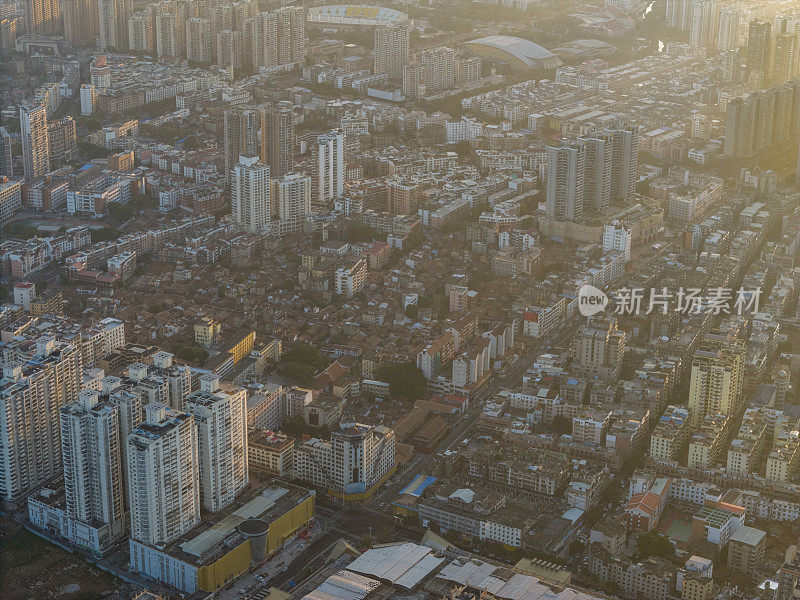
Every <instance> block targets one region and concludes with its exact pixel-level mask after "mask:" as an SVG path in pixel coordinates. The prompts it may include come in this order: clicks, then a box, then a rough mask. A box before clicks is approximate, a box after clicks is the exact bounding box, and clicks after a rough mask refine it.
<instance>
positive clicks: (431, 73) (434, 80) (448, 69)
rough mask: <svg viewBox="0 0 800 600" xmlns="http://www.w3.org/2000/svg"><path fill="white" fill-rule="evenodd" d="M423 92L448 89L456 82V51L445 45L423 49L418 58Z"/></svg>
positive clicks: (428, 92) (429, 92)
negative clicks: (423, 86) (423, 87)
mask: <svg viewBox="0 0 800 600" xmlns="http://www.w3.org/2000/svg"><path fill="white" fill-rule="evenodd" d="M419 62H420V66H421V67H422V82H423V84H424V85H425V93H426V94H431V93H436V92H440V91H442V90H449V89H451V88H452V87H454V86H455V83H456V72H457V69H456V64H457V63H458V58H457V57H456V51H455V50H453V49H452V48H448V47H446V46H440V47H439V48H432V49H431V50H424V51H423V52H422V53H421V54H420V58H419Z"/></svg>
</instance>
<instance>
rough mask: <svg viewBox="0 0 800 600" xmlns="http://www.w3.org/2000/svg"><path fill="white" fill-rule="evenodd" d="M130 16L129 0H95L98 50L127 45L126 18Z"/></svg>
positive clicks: (119, 48)
mask: <svg viewBox="0 0 800 600" xmlns="http://www.w3.org/2000/svg"><path fill="white" fill-rule="evenodd" d="M130 16H131V5H130V0H97V23H98V31H99V42H98V47H99V48H100V50H105V49H106V48H114V49H115V50H125V49H126V48H128V47H129V39H128V19H130Z"/></svg>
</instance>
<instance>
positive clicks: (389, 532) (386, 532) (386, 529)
mask: <svg viewBox="0 0 800 600" xmlns="http://www.w3.org/2000/svg"><path fill="white" fill-rule="evenodd" d="M375 539H376V540H377V541H378V543H380V544H386V543H387V542H391V541H392V540H393V539H394V528H393V527H390V526H389V525H382V526H381V527H380V528H379V529H378V533H377V534H376V536H375Z"/></svg>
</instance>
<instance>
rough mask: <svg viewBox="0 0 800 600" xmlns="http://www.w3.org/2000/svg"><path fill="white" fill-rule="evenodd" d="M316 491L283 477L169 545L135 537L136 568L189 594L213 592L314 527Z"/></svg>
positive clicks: (133, 563) (133, 560)
mask: <svg viewBox="0 0 800 600" xmlns="http://www.w3.org/2000/svg"><path fill="white" fill-rule="evenodd" d="M314 502H315V493H314V491H313V490H308V489H306V488H302V487H299V486H295V485H291V484H287V483H283V482H281V484H280V485H271V486H266V487H264V488H262V489H261V490H260V491H259V492H258V493H256V494H247V495H246V496H245V497H243V498H240V499H238V500H237V501H236V502H234V503H233V504H231V505H230V506H228V507H227V508H225V509H224V510H222V511H218V512H217V513H215V514H214V518H213V519H212V520H211V521H204V522H203V523H201V524H200V525H198V526H197V527H195V528H194V529H192V530H191V531H189V532H187V533H186V534H184V535H183V536H181V537H180V538H179V539H177V540H175V541H174V542H172V543H171V544H169V545H168V546H167V547H166V548H155V547H152V546H148V545H146V544H143V543H142V542H139V541H137V540H134V539H131V540H130V556H131V570H133V571H135V572H137V573H141V574H142V575H146V576H147V577H150V578H152V579H155V580H157V581H160V582H162V583H165V584H167V585H169V586H171V587H173V588H175V589H176V590H179V591H181V592H184V593H186V594H194V593H195V592H198V591H202V592H214V591H215V590H218V589H220V588H222V587H223V586H225V585H226V584H228V583H229V582H231V581H233V580H234V579H236V578H237V577H239V576H240V575H242V574H243V573H245V572H247V571H248V570H249V569H250V565H251V564H260V563H262V562H264V561H265V560H266V559H267V558H268V557H269V556H271V555H273V554H274V553H275V552H277V551H278V550H279V549H280V548H281V547H282V546H283V545H284V544H285V543H286V542H287V541H288V540H290V539H292V538H293V537H294V536H296V535H297V534H299V533H301V532H303V531H304V530H306V529H308V528H310V527H311V526H313V523H314Z"/></svg>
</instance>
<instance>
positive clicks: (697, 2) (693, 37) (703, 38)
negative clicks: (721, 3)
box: [688, 0, 717, 48]
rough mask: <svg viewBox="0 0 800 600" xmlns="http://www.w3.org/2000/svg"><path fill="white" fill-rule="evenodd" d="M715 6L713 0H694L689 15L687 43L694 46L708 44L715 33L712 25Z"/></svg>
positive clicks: (699, 46)
mask: <svg viewBox="0 0 800 600" xmlns="http://www.w3.org/2000/svg"><path fill="white" fill-rule="evenodd" d="M716 10H717V6H716V4H715V2H714V0H694V2H692V8H691V13H690V15H689V23H688V29H689V43H690V44H691V45H692V46H694V47H695V48H701V47H704V46H706V45H710V43H711V42H712V38H714V37H715V36H716V34H717V32H716V30H715V29H714V28H713V27H712V25H713V24H714V23H715V21H714V16H715V11H716Z"/></svg>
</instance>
